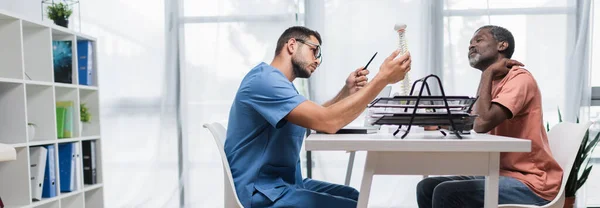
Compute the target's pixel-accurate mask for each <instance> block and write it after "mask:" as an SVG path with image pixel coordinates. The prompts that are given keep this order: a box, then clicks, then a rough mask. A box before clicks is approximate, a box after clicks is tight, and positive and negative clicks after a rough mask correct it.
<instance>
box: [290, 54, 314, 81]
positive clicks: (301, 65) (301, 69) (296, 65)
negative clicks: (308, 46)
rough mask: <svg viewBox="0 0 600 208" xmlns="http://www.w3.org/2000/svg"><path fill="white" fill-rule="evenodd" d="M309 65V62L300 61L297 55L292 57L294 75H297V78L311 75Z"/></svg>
mask: <svg viewBox="0 0 600 208" xmlns="http://www.w3.org/2000/svg"><path fill="white" fill-rule="evenodd" d="M309 65H310V64H309V63H306V62H302V61H299V60H297V59H296V58H295V57H292V68H293V70H294V75H296V77H297V78H309V77H310V72H309V71H308V69H307V68H308V66H309Z"/></svg>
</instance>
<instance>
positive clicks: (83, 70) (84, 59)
mask: <svg viewBox="0 0 600 208" xmlns="http://www.w3.org/2000/svg"><path fill="white" fill-rule="evenodd" d="M92 51H93V50H92V41H89V40H80V41H77V57H78V62H77V63H78V65H79V66H78V70H79V84H80V85H92V84H93V83H92V80H93V79H92V70H93V54H92Z"/></svg>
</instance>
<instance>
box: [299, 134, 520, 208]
mask: <svg viewBox="0 0 600 208" xmlns="http://www.w3.org/2000/svg"><path fill="white" fill-rule="evenodd" d="M401 133H402V132H400V133H399V134H398V136H397V137H394V136H393V135H392V134H391V133H387V132H381V133H378V134H314V133H313V134H311V135H310V136H308V138H307V139H306V141H305V148H306V150H309V151H318V150H322V151H336V150H339V151H367V160H366V162H365V169H364V174H363V178H362V183H361V187H360V195H359V198H358V207H367V204H368V201H369V192H370V190H371V182H372V180H373V175H478V176H486V179H485V182H486V187H485V207H498V180H499V171H500V170H499V168H500V152H529V151H531V142H530V141H529V140H525V139H515V138H509V137H501V136H493V135H488V134H475V133H472V134H471V135H463V139H458V138H457V137H456V136H454V135H450V134H449V135H448V136H443V135H442V134H441V133H440V132H439V131H428V132H419V133H417V132H414V133H413V132H411V133H409V134H408V136H406V138H404V139H400V135H401Z"/></svg>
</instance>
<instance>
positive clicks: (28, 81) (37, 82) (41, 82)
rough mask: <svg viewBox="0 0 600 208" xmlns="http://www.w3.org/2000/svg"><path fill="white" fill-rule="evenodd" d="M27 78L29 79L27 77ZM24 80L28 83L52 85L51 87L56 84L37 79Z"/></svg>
mask: <svg viewBox="0 0 600 208" xmlns="http://www.w3.org/2000/svg"><path fill="white" fill-rule="evenodd" d="M25 79H27V77H26V78H25ZM23 82H24V83H25V84H28V85H39V86H50V87H51V86H54V84H52V82H44V81H35V80H25V81H23Z"/></svg>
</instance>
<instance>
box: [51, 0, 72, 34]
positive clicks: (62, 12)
mask: <svg viewBox="0 0 600 208" xmlns="http://www.w3.org/2000/svg"><path fill="white" fill-rule="evenodd" d="M47 9H48V18H50V19H51V20H53V21H54V24H57V25H60V26H63V27H66V28H68V27H69V17H70V16H71V14H73V10H72V9H71V8H70V7H69V5H68V4H66V3H63V2H59V3H53V4H51V5H49V6H48V8H47Z"/></svg>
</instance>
